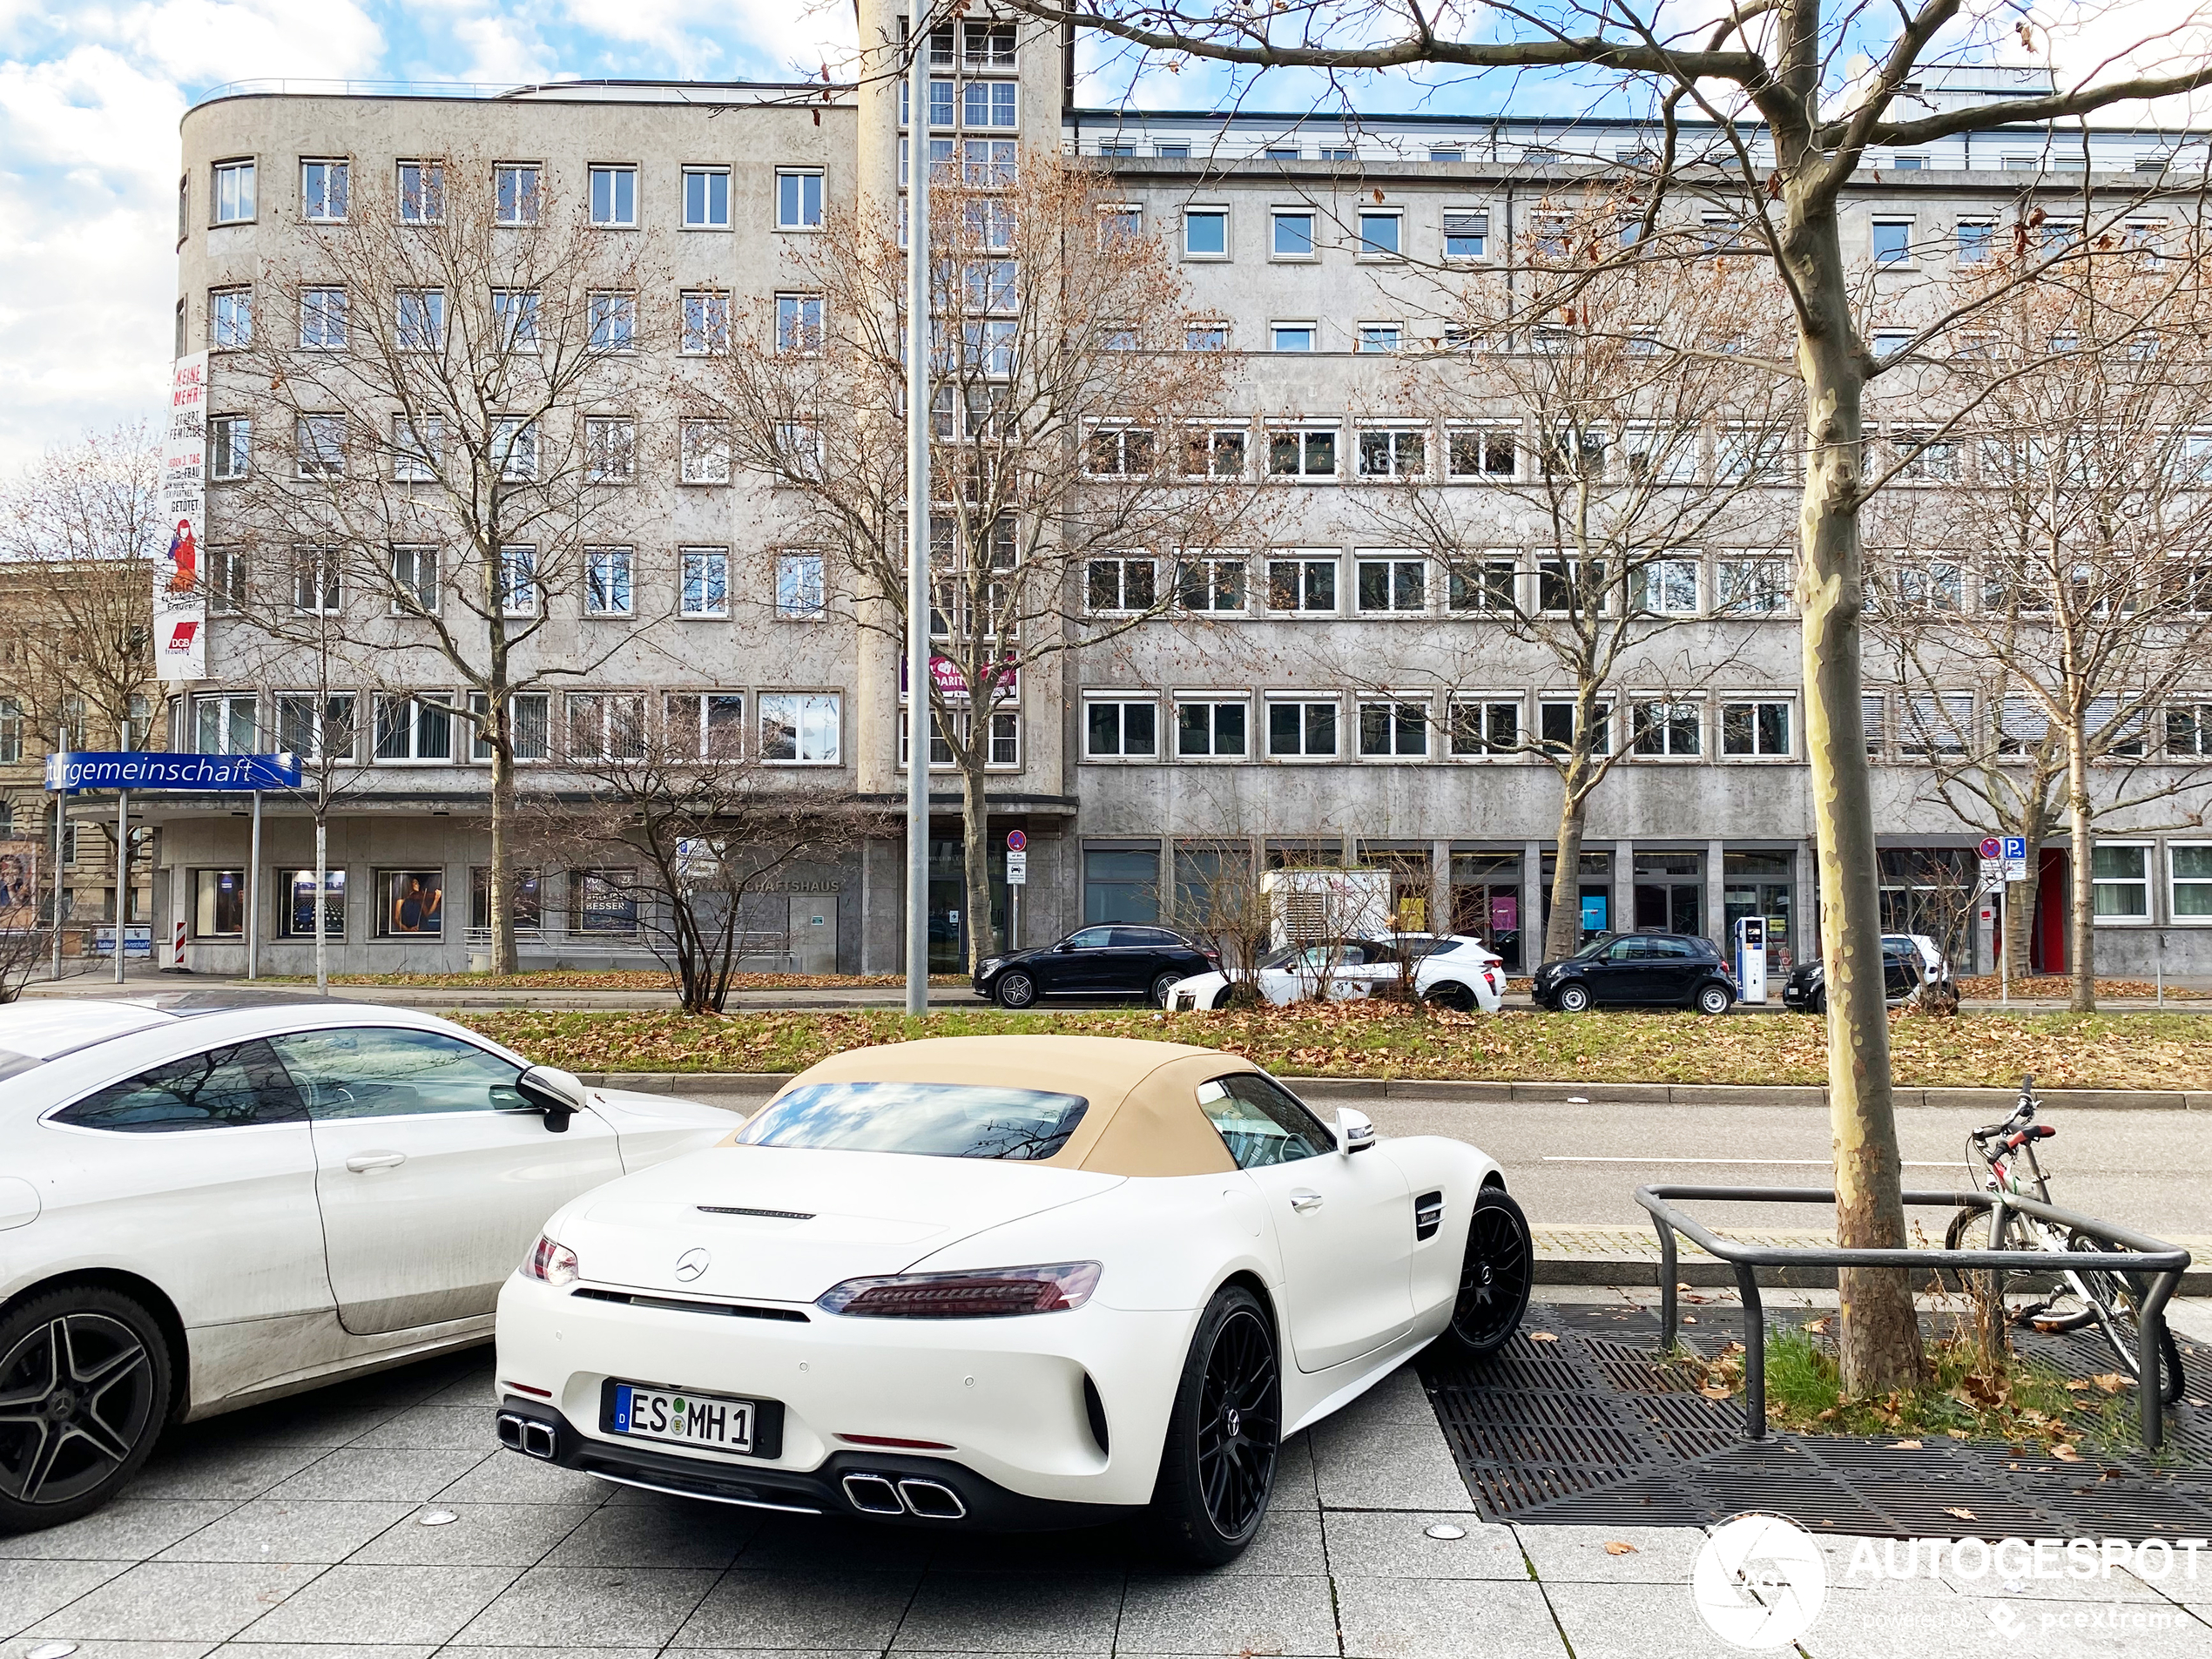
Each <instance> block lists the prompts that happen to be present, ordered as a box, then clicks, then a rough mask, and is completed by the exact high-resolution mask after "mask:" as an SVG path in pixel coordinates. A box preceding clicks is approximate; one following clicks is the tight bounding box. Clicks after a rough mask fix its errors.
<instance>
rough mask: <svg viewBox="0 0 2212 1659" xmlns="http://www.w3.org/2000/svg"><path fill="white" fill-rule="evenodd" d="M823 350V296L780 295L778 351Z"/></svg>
mask: <svg viewBox="0 0 2212 1659" xmlns="http://www.w3.org/2000/svg"><path fill="white" fill-rule="evenodd" d="M993 262H994V263H997V262H998V261H993ZM821 348H822V296H821V295H820V294H819V293H779V294H778V295H777V296H776V349H777V350H778V351H779V352H788V353H797V354H799V355H801V356H806V357H812V356H813V355H814V354H816V353H818V352H819V351H820V350H821Z"/></svg>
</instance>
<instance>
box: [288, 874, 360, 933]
mask: <svg viewBox="0 0 2212 1659" xmlns="http://www.w3.org/2000/svg"><path fill="white" fill-rule="evenodd" d="M277 880H278V882H279V884H280V885H279V891H280V893H281V894H282V895H283V899H284V902H283V904H282V905H281V906H280V907H279V908H278V911H277V931H278V932H279V933H280V934H282V935H283V936H284V937H285V938H287V939H313V938H314V936H315V927H316V923H317V921H318V916H317V911H318V908H320V923H321V927H322V936H323V937H324V938H325V939H343V938H344V937H345V936H346V873H345V872H344V871H343V870H325V871H324V872H323V873H322V903H321V905H320V907H318V906H317V905H316V903H315V873H314V871H313V870H280V871H278V872H277Z"/></svg>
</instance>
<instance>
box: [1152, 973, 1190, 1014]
mask: <svg viewBox="0 0 2212 1659" xmlns="http://www.w3.org/2000/svg"><path fill="white" fill-rule="evenodd" d="M1182 983H1183V975H1182V974H1161V975H1160V976H1159V978H1157V979H1156V980H1154V981H1152V1006H1153V1007H1154V1008H1165V1007H1167V1005H1168V995H1169V993H1170V992H1171V991H1173V990H1174V989H1175V988H1176V987H1177V986H1178V985H1180V984H1182Z"/></svg>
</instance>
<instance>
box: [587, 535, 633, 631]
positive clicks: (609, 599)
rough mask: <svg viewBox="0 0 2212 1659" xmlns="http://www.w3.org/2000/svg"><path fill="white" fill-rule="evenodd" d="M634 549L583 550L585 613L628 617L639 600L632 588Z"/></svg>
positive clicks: (593, 615)
mask: <svg viewBox="0 0 2212 1659" xmlns="http://www.w3.org/2000/svg"><path fill="white" fill-rule="evenodd" d="M633 558H634V550H632V549H631V548H626V547H587V548H585V549H584V550H583V614H584V615H585V616H587V617H627V616H628V615H630V614H631V608H632V605H633V604H634V603H635V600H634V597H633V596H632V594H631V585H630V584H631V564H632V561H633Z"/></svg>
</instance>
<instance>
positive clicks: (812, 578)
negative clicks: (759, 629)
mask: <svg viewBox="0 0 2212 1659" xmlns="http://www.w3.org/2000/svg"><path fill="white" fill-rule="evenodd" d="M776 615H777V616H779V617H782V618H783V619H784V620H785V621H786V622H819V621H820V620H821V619H822V617H824V616H825V615H826V596H825V594H824V592H823V588H822V556H821V555H820V554H819V553H779V554H777V555H776Z"/></svg>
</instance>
